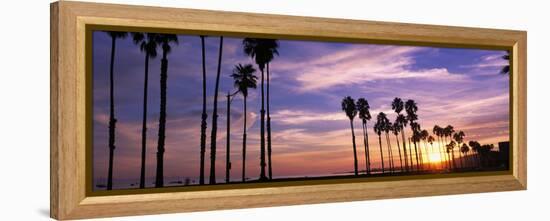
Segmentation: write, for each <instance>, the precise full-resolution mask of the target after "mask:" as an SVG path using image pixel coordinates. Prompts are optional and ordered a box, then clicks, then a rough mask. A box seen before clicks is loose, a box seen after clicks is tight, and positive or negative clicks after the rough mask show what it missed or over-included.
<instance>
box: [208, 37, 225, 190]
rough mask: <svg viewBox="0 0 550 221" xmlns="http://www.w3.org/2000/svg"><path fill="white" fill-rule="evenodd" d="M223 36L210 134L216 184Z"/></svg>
mask: <svg viewBox="0 0 550 221" xmlns="http://www.w3.org/2000/svg"><path fill="white" fill-rule="evenodd" d="M222 52H223V36H220V47H219V52H218V71H217V73H216V86H215V88H214V108H213V110H212V133H211V135H210V180H209V183H210V184H216V137H217V133H218V89H219V86H220V73H221V66H222Z"/></svg>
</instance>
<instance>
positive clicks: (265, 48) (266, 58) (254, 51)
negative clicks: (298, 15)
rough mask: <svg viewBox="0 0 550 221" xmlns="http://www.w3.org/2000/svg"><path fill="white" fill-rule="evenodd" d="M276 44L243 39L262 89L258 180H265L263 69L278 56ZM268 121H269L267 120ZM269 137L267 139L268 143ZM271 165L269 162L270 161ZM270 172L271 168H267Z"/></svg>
mask: <svg viewBox="0 0 550 221" xmlns="http://www.w3.org/2000/svg"><path fill="white" fill-rule="evenodd" d="M278 46H279V45H278V43H277V41H276V40H273V39H259V38H245V39H243V49H244V53H245V54H247V55H248V56H250V57H251V58H253V59H254V60H255V62H256V64H257V65H258V67H259V68H260V72H261V73H262V75H261V88H262V93H261V94H262V109H261V110H260V152H261V153H260V180H266V179H267V177H266V174H265V166H266V163H265V102H264V100H265V99H264V98H265V96H264V69H265V67H266V64H268V63H269V62H270V61H271V60H273V56H274V55H278V54H279V52H278V51H277V48H278ZM268 120H269V119H268ZM268 130H269V131H268V136H269V135H270V131H271V127H270V125H269V129H268ZM270 139H271V136H269V137H268V141H269V140H270ZM268 154H269V156H268V158H270V156H271V143H268ZM270 165H271V161H270ZM269 168H270V171H271V166H270V167H269Z"/></svg>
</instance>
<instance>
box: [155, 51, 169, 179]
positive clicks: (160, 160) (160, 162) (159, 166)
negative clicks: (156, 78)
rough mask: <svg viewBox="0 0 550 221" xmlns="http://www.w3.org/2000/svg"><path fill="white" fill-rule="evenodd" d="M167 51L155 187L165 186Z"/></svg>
mask: <svg viewBox="0 0 550 221" xmlns="http://www.w3.org/2000/svg"><path fill="white" fill-rule="evenodd" d="M166 55H167V51H166V50H164V51H163V52H162V60H161V66H160V114H159V132H158V143H157V176H156V179H155V187H163V186H164V141H165V133H166V132H165V129H166V81H167V78H168V59H167V58H166Z"/></svg>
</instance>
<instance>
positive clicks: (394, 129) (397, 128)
mask: <svg viewBox="0 0 550 221" xmlns="http://www.w3.org/2000/svg"><path fill="white" fill-rule="evenodd" d="M401 128H403V127H402V125H399V123H398V122H397V121H396V122H395V123H393V125H392V127H391V129H392V133H393V135H395V140H396V142H397V150H398V151H399V165H400V168H401V170H400V171H399V172H403V158H402V157H401V146H399V145H400V144H399V137H398V136H397V135H398V134H399V132H401ZM405 160H407V158H405Z"/></svg>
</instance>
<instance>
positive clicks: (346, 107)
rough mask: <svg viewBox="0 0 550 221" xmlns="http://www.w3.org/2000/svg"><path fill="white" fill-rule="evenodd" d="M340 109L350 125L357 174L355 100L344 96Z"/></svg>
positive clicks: (356, 173) (356, 172)
mask: <svg viewBox="0 0 550 221" xmlns="http://www.w3.org/2000/svg"><path fill="white" fill-rule="evenodd" d="M342 111H344V112H345V113H346V116H347V117H348V118H349V125H350V127H351V140H352V142H353V165H354V168H355V175H356V176H357V175H359V170H358V167H357V149H356V146H355V132H354V130H353V119H354V118H355V116H356V115H357V107H356V106H355V101H354V100H353V98H351V97H350V96H347V97H345V98H344V99H343V100H342Z"/></svg>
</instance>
